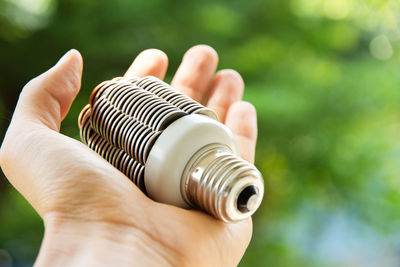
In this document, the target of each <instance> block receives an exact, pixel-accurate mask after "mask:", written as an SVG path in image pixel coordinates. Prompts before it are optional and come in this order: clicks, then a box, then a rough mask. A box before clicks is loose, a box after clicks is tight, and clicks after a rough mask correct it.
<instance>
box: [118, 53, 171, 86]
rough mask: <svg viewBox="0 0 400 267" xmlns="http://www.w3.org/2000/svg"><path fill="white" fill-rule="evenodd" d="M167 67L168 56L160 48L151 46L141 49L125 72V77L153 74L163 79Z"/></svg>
mask: <svg viewBox="0 0 400 267" xmlns="http://www.w3.org/2000/svg"><path fill="white" fill-rule="evenodd" d="M167 68H168V56H167V55H166V54H165V53H164V52H163V51H161V50H159V49H155V48H151V49H146V50H144V51H142V52H141V53H140V54H139V55H138V56H137V57H136V58H135V60H134V61H133V63H132V65H131V66H130V67H129V69H128V70H127V72H126V73H125V77H135V76H136V77H144V76H148V75H151V76H155V77H157V78H159V79H163V78H164V76H165V73H166V72H167Z"/></svg>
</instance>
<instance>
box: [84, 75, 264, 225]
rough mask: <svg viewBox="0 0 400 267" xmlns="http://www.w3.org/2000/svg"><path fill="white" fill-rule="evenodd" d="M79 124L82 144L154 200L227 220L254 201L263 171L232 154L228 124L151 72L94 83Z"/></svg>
mask: <svg viewBox="0 0 400 267" xmlns="http://www.w3.org/2000/svg"><path fill="white" fill-rule="evenodd" d="M79 128H80V134H81V139H82V141H83V142H84V143H85V144H87V145H88V146H89V147H90V148H91V149H93V150H94V151H95V152H97V153H98V154H99V155H101V156H102V157H103V158H104V159H106V160H107V161H108V162H109V163H111V164H112V165H113V166H114V167H116V168H117V169H119V170H120V171H121V172H123V173H124V174H125V175H126V176H127V177H128V178H129V179H131V180H132V181H133V182H134V183H135V184H136V185H137V186H138V187H139V188H140V189H141V190H142V191H143V192H144V193H146V194H147V195H148V196H149V197H151V198H152V199H154V200H156V201H159V202H163V203H168V204H172V205H175V206H179V207H183V208H190V207H194V208H200V209H202V210H204V211H206V212H208V213H209V214H212V215H213V216H215V217H216V218H219V219H221V220H223V221H226V222H233V221H238V220H242V219H245V218H247V217H249V216H251V215H252V214H253V213H254V212H255V211H256V210H257V208H258V207H259V206H260V204H261V200H262V198H263V194H264V186H263V180H262V176H261V174H260V172H259V171H258V170H257V169H256V167H255V166H254V165H252V164H250V163H249V162H247V161H245V160H243V159H241V158H240V157H239V156H238V155H239V151H238V147H237V144H236V142H235V138H234V136H233V134H232V132H231V131H230V130H229V129H228V128H227V127H226V126H225V125H223V124H222V123H220V122H218V120H217V116H216V114H215V113H214V112H213V111H212V110H210V109H208V108H206V107H204V106H203V105H201V104H199V103H197V102H196V101H194V100H192V99H191V98H189V97H188V96H186V95H184V94H182V93H180V92H178V91H177V90H175V89H174V88H172V87H171V86H169V85H168V84H166V83H164V82H163V81H161V80H159V79H157V78H155V77H152V76H148V77H144V78H133V79H125V78H120V77H119V78H114V79H113V80H110V81H105V82H103V83H101V84H99V85H98V86H97V87H96V88H95V89H94V90H93V92H92V94H91V96H90V100H89V104H88V105H87V106H86V107H85V108H84V109H83V110H82V112H81V114H80V116H79Z"/></svg>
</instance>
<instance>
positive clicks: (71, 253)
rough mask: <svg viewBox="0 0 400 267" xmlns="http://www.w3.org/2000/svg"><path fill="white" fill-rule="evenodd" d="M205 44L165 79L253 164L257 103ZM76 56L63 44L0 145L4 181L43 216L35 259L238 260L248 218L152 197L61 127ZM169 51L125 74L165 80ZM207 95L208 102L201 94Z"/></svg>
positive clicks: (74, 90) (28, 89) (26, 91)
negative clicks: (206, 112)
mask: <svg viewBox="0 0 400 267" xmlns="http://www.w3.org/2000/svg"><path fill="white" fill-rule="evenodd" d="M217 64H218V56H217V53H216V52H215V51H214V50H213V49H212V48H211V47H209V46H206V45H198V46H195V47H193V48H191V49H189V50H188V51H187V52H186V54H185V55H184V57H183V60H182V63H181V65H180V67H179V68H178V70H177V71H176V74H175V76H174V78H173V81H172V86H174V87H175V88H176V89H178V90H181V91H182V92H184V93H186V94H187V95H189V96H190V97H192V98H193V99H195V100H197V101H199V102H203V103H206V104H207V106H208V107H210V108H212V109H214V110H215V111H216V112H217V114H218V116H219V118H220V121H221V122H223V123H224V124H225V125H227V126H228V127H229V128H230V129H231V130H232V131H233V133H234V134H235V135H236V136H237V141H238V144H239V147H240V151H241V156H242V157H243V158H244V159H246V160H248V161H250V162H253V160H254V151H255V143H256V138H257V120H256V112H255V109H254V107H253V106H252V105H251V104H249V103H247V102H243V101H242V100H241V98H242V95H243V90H244V83H243V80H242V78H241V76H240V75H239V74H238V73H237V72H236V71H234V70H220V71H216V69H217ZM82 65H83V61H82V57H81V55H80V54H79V52H78V51H76V50H71V51H69V52H68V53H67V54H66V55H65V56H64V57H63V58H62V59H61V60H60V61H59V62H58V63H57V64H56V65H55V66H54V67H52V68H51V69H50V70H48V71H47V72H45V73H43V74H42V75H40V76H38V77H36V78H34V79H33V80H32V81H30V82H29V83H28V84H27V85H26V86H25V87H24V88H23V90H22V92H21V95H20V98H19V100H18V104H17V107H16V109H15V112H14V115H13V118H12V121H11V123H10V126H9V128H8V130H7V134H6V136H5V138H4V141H3V144H2V146H1V150H0V165H1V168H2V170H3V172H4V174H5V175H6V177H7V178H8V179H9V181H10V182H11V184H12V185H13V186H14V187H15V188H16V189H17V190H18V191H19V192H20V193H21V194H22V195H23V196H24V197H25V198H26V199H27V200H28V201H29V203H30V204H31V205H32V206H33V207H34V209H35V210H36V211H37V212H38V214H39V215H40V216H41V218H42V219H43V221H44V226H45V234H44V238H43V242H42V246H41V249H40V252H39V255H38V258H37V260H36V263H35V265H36V266H235V265H237V264H238V263H239V261H240V259H241V258H242V256H243V254H244V252H245V250H246V248H247V246H248V244H249V242H250V239H251V234H252V221H251V219H247V220H244V221H241V222H238V223H233V224H226V223H223V222H221V221H219V220H217V219H215V218H213V217H211V216H209V215H207V214H205V213H203V212H200V211H197V210H185V209H181V208H177V207H174V206H170V205H166V204H162V203H157V202H155V201H153V200H151V199H149V198H148V197H146V196H145V195H144V194H143V193H142V192H141V191H140V190H139V189H138V188H137V187H136V186H135V185H134V184H133V183H132V182H131V181H130V180H129V179H127V178H126V177H125V176H124V175H123V174H122V173H121V172H119V171H118V170H117V169H115V168H114V167H113V166H111V165H110V164H108V163H107V162H106V161H105V160H104V159H102V158H101V157H100V156H98V155H97V154H96V153H94V152H93V151H91V150H90V149H89V148H87V147H86V146H85V145H84V144H82V143H81V142H79V141H77V140H74V139H72V138H70V137H68V136H65V135H63V134H60V133H59V130H60V124H61V121H62V120H63V119H64V117H65V116H66V115H67V113H68V110H69V108H70V105H71V103H72V101H73V100H74V98H75V97H76V95H77V94H78V91H79V89H80V84H81V73H82ZM167 65H168V58H167V56H166V55H165V54H164V53H163V52H162V51H160V50H156V49H149V50H145V51H143V52H142V53H140V54H139V55H138V56H137V58H136V59H135V60H134V62H133V63H132V65H131V66H130V67H129V69H128V71H127V72H126V73H125V76H126V77H132V76H140V77H142V76H146V75H153V76H156V77H158V78H160V79H163V78H164V75H165V73H166V71H167ZM207 96H208V99H205V98H206V97H207Z"/></svg>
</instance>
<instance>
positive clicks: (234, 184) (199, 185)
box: [181, 144, 264, 222]
mask: <svg viewBox="0 0 400 267" xmlns="http://www.w3.org/2000/svg"><path fill="white" fill-rule="evenodd" d="M182 178H183V179H182V187H181V191H182V195H183V196H184V199H185V201H186V202H187V203H188V204H189V205H191V206H194V207H198V208H200V209H203V210H205V211H207V212H208V213H210V214H212V215H214V216H215V217H217V218H220V219H221V220H223V221H225V222H232V221H238V220H242V219H244V218H247V217H249V216H251V215H252V214H253V213H254V212H255V211H256V210H257V208H258V207H259V206H260V203H261V200H262V197H263V194H264V186H263V182H262V178H261V174H260V172H259V171H258V170H257V169H256V168H255V167H254V165H252V164H250V163H249V162H247V161H245V160H243V159H241V158H240V157H238V156H236V155H234V154H233V153H232V151H231V150H230V149H229V148H228V147H227V146H225V145H223V144H210V145H207V146H205V147H203V148H202V149H200V150H199V151H198V152H197V153H196V154H195V155H194V156H193V157H192V159H191V160H190V161H189V162H188V164H187V165H186V169H185V171H184V173H183V177H182Z"/></svg>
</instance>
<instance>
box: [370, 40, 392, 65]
mask: <svg viewBox="0 0 400 267" xmlns="http://www.w3.org/2000/svg"><path fill="white" fill-rule="evenodd" d="M369 51H370V52H371V55H372V56H373V57H374V58H376V59H379V60H388V59H390V58H391V57H392V56H393V48H392V45H391V44H390V41H389V39H388V38H387V37H386V36H385V35H379V36H377V37H375V38H374V39H372V41H371V43H370V45H369Z"/></svg>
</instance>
